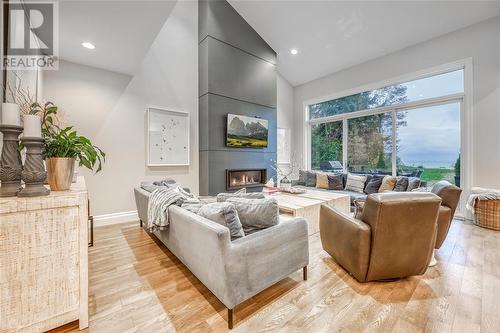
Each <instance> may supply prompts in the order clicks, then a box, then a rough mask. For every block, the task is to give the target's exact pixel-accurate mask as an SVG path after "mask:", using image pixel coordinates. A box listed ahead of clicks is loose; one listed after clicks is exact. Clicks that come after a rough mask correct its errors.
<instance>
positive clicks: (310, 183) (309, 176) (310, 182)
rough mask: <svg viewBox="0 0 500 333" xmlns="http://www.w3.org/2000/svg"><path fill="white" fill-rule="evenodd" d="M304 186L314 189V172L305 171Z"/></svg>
mask: <svg viewBox="0 0 500 333" xmlns="http://www.w3.org/2000/svg"><path fill="white" fill-rule="evenodd" d="M306 186H308V187H316V172H311V171H307V179H306Z"/></svg>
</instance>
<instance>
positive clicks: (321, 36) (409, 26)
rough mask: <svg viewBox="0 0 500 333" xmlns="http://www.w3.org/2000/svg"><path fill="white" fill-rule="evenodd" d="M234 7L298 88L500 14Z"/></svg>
mask: <svg viewBox="0 0 500 333" xmlns="http://www.w3.org/2000/svg"><path fill="white" fill-rule="evenodd" d="M229 2H230V3H231V5H232V6H233V7H234V8H235V9H236V10H237V11H238V12H239V13H240V15H241V16H243V17H244V18H245V20H246V21H247V22H248V23H250V25H251V26H252V27H253V28H254V29H255V30H256V31H257V32H258V33H259V34H260V35H261V36H262V37H263V38H264V39H265V40H266V41H267V42H268V44H269V45H270V46H271V47H272V48H273V49H274V50H275V51H276V52H277V53H278V70H279V72H280V73H281V74H282V75H283V76H284V77H285V78H286V79H287V80H288V81H289V82H290V83H291V84H292V85H294V86H296V85H300V84H302V83H305V82H308V81H311V80H314V79H316V78H319V77H322V76H325V75H328V74H330V73H333V72H336V71H339V70H342V69H345V68H348V67H351V66H354V65H357V64H360V63H363V62H365V61H368V60H370V59H374V58H377V57H380V56H383V55H385V54H388V53H391V52H394V51H397V50H400V49H403V48H405V47H408V46H410V45H414V44H417V43H420V42H423V41H426V40H429V39H432V38H435V37H438V36H440V35H444V34H446V33H449V32H451V31H454V30H458V29H460V28H464V27H466V26H469V25H472V24H474V23H477V22H480V21H483V20H486V19H489V18H492V17H494V16H498V15H500V1H244V0H229ZM499 34H500V32H499ZM292 48H295V49H297V50H298V54H297V55H292V54H290V49H292Z"/></svg>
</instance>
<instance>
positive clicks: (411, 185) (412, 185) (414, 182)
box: [406, 177, 420, 192]
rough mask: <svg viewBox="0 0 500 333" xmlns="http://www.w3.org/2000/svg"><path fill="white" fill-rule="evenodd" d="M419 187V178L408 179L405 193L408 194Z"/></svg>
mask: <svg viewBox="0 0 500 333" xmlns="http://www.w3.org/2000/svg"><path fill="white" fill-rule="evenodd" d="M419 187H420V178H417V177H409V178H408V187H407V188H406V191H408V192H410V191H413V190H414V189H416V188H419Z"/></svg>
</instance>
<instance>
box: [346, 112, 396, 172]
mask: <svg viewBox="0 0 500 333" xmlns="http://www.w3.org/2000/svg"><path fill="white" fill-rule="evenodd" d="M391 133H392V115H391V114H390V113H381V114H376V115H372V116H367V117H360V118H354V119H350V120H349V134H348V140H347V142H348V143H347V147H348V148H347V151H348V157H347V166H348V170H349V172H354V173H356V172H358V173H378V174H391V173H392V171H391V170H392V167H391V166H392V162H391V156H392V134H391Z"/></svg>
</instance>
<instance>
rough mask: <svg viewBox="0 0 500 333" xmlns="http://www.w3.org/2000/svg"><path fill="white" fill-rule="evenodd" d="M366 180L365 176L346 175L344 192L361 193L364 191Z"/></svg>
mask: <svg viewBox="0 0 500 333" xmlns="http://www.w3.org/2000/svg"><path fill="white" fill-rule="evenodd" d="M366 178H367V177H366V176H362V175H353V174H352V173H349V174H348V175H347V182H346V184H345V190H346V191H353V192H359V193H363V190H364V189H365V182H366Z"/></svg>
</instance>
